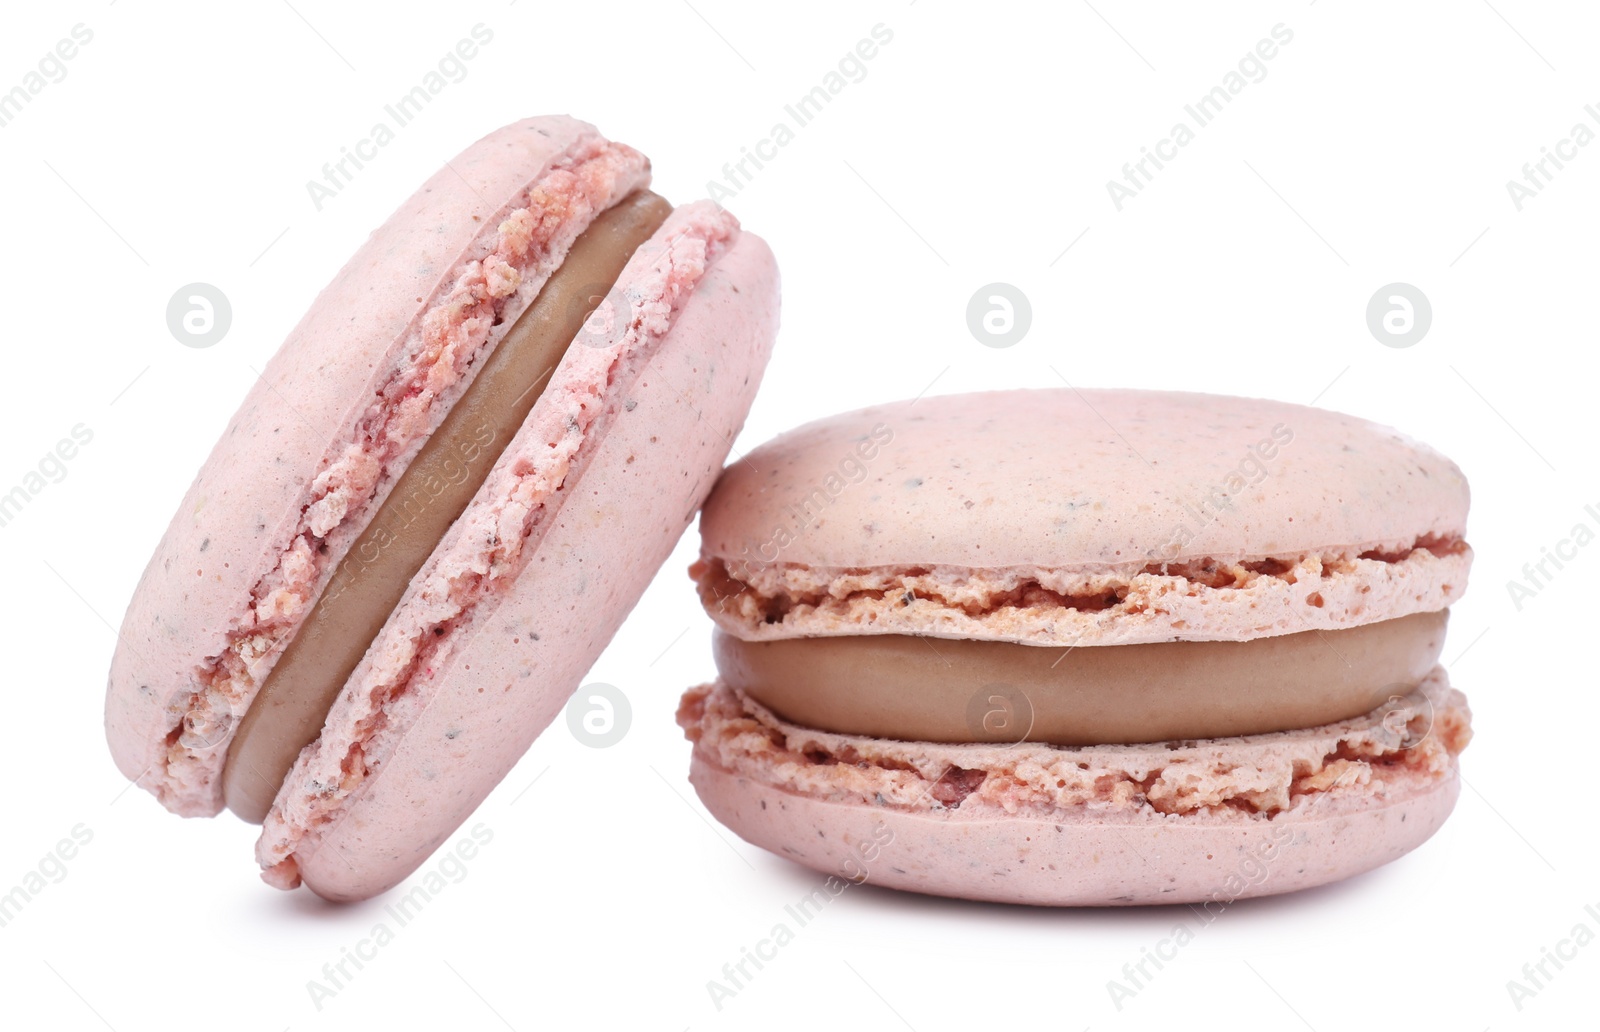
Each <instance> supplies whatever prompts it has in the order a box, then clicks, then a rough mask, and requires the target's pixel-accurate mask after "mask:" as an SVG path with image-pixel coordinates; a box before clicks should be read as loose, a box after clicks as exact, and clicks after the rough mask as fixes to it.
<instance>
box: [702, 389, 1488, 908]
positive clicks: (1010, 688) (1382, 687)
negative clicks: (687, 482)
mask: <svg viewBox="0 0 1600 1032" xmlns="http://www.w3.org/2000/svg"><path fill="white" fill-rule="evenodd" d="M748 458H749V462H748V463H743V462H741V463H737V464H735V465H733V466H730V467H729V468H728V469H727V470H725V471H724V472H723V475H722V478H721V480H720V481H719V482H718V484H717V487H716V489H715V490H714V491H713V493H712V495H711V497H710V498H709V499H708V500H707V503H706V508H705V511H704V514H703V516H702V519H701V530H702V551H701V558H700V560H699V561H698V562H697V563H696V564H695V566H694V567H693V569H692V570H691V573H692V575H693V576H694V577H695V579H696V581H697V583H698V585H699V588H700V593H701V598H702V601H703V602H704V604H705V606H706V610H707V612H708V613H709V614H710V615H711V617H712V619H713V620H714V621H715V622H716V624H717V627H718V631H717V649H716V658H717V663H718V669H719V673H720V676H719V678H718V679H717V680H716V681H715V682H714V683H712V684H709V685H703V686H700V687H698V688H694V689H691V690H690V691H689V692H688V694H687V695H685V697H684V699H683V703H682V705H681V706H680V708H679V713H678V719H679V723H680V724H681V725H682V726H683V727H684V729H685V731H686V733H687V734H688V737H689V738H690V740H691V741H692V742H693V743H694V749H693V757H692V763H691V768H690V778H691V781H692V782H693V783H694V785H695V787H696V789H697V790H698V792H699V793H700V796H701V798H702V800H703V801H704V802H705V804H706V806H707V807H708V808H709V809H710V810H711V811H712V813H713V814H714V815H715V816H717V818H718V819H719V820H721V821H723V822H724V823H725V824H727V825H728V826H729V827H730V828H732V829H733V830H734V831H736V832H738V833H739V834H740V835H741V836H742V837H744V838H745V839H747V840H748V841H750V842H752V843H755V844H757V845H760V846H763V847H765V848H767V849H769V850H772V851H773V852H775V853H778V854H779V855H782V856H787V857H789V858H791V859H793V860H796V861H797V862H799V863H803V864H806V865H807V866H810V867H813V868H815V869H817V870H820V871H824V872H827V873H829V874H836V875H839V876H841V877H849V878H853V879H855V880H866V881H870V882H873V883H875V884H880V885H886V886H891V887H895V888H904V889H911V890H915V891H920V892H928V893H936V894H940V895H948V896H959V897H965V898H970V899H982V900H996V901H1005V902H1016V903H1031V904H1041V905H1106V904H1136V903H1170V902H1184V903H1196V902H1206V901H1215V900H1219V899H1223V900H1227V901H1232V900H1233V899H1237V898H1242V897H1245V896H1254V895H1265V894H1270V893H1278V892H1286V891H1290V890H1293V889H1299V888H1305V887H1308V886H1312V885H1319V884H1324V883H1326V882H1329V881H1333V880H1337V879H1340V878H1344V877H1348V876H1350V875H1353V874H1356V873H1359V872H1361V871H1365V870H1369V869H1371V868H1373V867H1376V866H1378V865H1380V864H1383V863H1386V862H1388V861H1390V860H1392V859H1394V858H1396V857H1398V856H1400V855H1402V854H1404V853H1406V852H1408V851H1410V850H1411V849H1414V848H1416V847H1417V846H1418V845H1420V844H1421V843H1422V842H1424V841H1425V840H1426V839H1427V838H1428V837H1429V836H1430V835H1432V834H1433V832H1434V831H1435V830H1437V829H1438V827H1439V826H1440V824H1441V823H1442V822H1443V820H1444V819H1445V817H1446V816H1448V814H1449V813H1450V810H1451V808H1452V807H1453V805H1454V802H1455V799H1456V797H1457V794H1458V792H1459V777H1458V773H1457V771H1458V759H1457V758H1458V756H1459V754H1460V752H1461V751H1462V749H1463V748H1465V746H1466V744H1467V742H1468V740H1469V739H1470V737H1471V730H1470V721H1471V715H1470V712H1469V710H1468V708H1467V705H1466V700H1465V698H1464V697H1463V696H1462V694H1461V693H1460V692H1458V691H1456V690H1455V689H1453V688H1451V687H1450V684H1449V681H1448V678H1447V676H1446V673H1445V670H1444V668H1443V667H1442V666H1439V665H1438V656H1439V652H1440V649H1441V647H1442V644H1443V640H1444V630H1445V616H1446V613H1445V611H1446V609H1447V607H1448V606H1449V604H1450V603H1451V602H1453V601H1454V600H1455V599H1457V598H1458V597H1460V594H1461V592H1462V590H1463V589H1464V588H1465V586H1466V577H1467V571H1468V568H1469V566H1470V563H1471V558H1472V553H1471V550H1470V548H1469V547H1468V546H1467V544H1466V541H1465V526H1466V515H1467V504H1468V493H1467V485H1466V481H1465V479H1464V478H1463V477H1462V475H1461V472H1460V470H1459V469H1458V468H1457V467H1456V466H1455V465H1454V464H1453V463H1451V462H1450V461H1449V460H1448V459H1446V458H1444V457H1443V456H1442V455H1440V454H1438V453H1437V452H1435V451H1433V450H1432V449H1430V448H1428V447H1427V446H1426V445H1423V444H1421V443H1419V442H1417V441H1415V440H1412V439H1410V438H1407V437H1405V436H1404V435H1402V434H1399V433H1397V432H1396V431H1393V430H1390V429H1388V428H1386V427H1381V426H1377V425H1375V424H1372V423H1368V422H1365V421H1363V420H1359V419H1354V418H1352V417H1348V416H1343V415H1339V414H1337V413H1332V412H1326V411H1322V410H1318V409H1312V408H1306V407H1303V406H1296V405H1285V404H1281V403H1276V402H1268V401H1260V400H1252V399H1240V398H1227V397H1212V396H1206V395H1197V394H1175V393H1159V392H1144V391H1131V390H1121V391H1081V392H1080V391H1072V390H1035V391H1009V392H997V393H990V394H973V395H961V396H951V397H933V398H925V399H921V400H919V401H916V402H909V403H899V404H895V405H884V406H877V407H874V408H870V409H864V410H861V411H858V412H852V413H846V414H843V415H839V416H834V417H831V418H828V419H823V420H819V421H817V422H815V423H811V424H808V425H807V426H804V427H801V428H799V429H797V430H794V431H791V432H789V433H787V434H784V435H782V436H780V437H778V438H777V439H775V440H774V441H771V442H769V443H768V444H766V445H764V446H762V447H761V448H759V449H757V450H756V451H755V452H753V453H751V455H750V456H749V457H748ZM909 728H915V729H916V730H917V733H916V734H910V733H905V732H904V731H903V729H909ZM1157 729H1159V730H1157ZM1242 872H1243V873H1242Z"/></svg>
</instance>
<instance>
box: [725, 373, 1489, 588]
mask: <svg viewBox="0 0 1600 1032" xmlns="http://www.w3.org/2000/svg"><path fill="white" fill-rule="evenodd" d="M1467 503H1468V491H1467V483H1466V479H1465V478H1464V477H1463V476H1462V474H1461V470H1460V469H1459V468H1458V467H1457V466H1456V465H1455V463H1453V462H1451V461H1450V460H1449V459H1447V458H1445V457H1444V456H1443V455H1441V454H1439V453H1438V452H1436V451H1434V450H1433V449H1431V448H1429V447H1428V446H1427V445H1424V444H1422V443H1420V442H1418V441H1415V440H1413V439H1411V438H1409V437H1407V436H1405V435H1404V434H1401V433H1400V432H1398V431H1396V430H1393V429H1391V428H1389V427H1385V426H1380V425H1378V424H1375V423H1371V422H1368V421H1366V420H1363V419H1357V418H1354V417H1352V416H1346V415H1342V414H1340V413H1337V412H1329V411H1326V410H1323V409H1316V408H1309V407H1306V406H1303V405H1291V404H1285V403H1282V402H1276V401H1265V400H1259V399H1250V398H1234V397H1222V396H1216V395H1206V394H1192V393H1180V392H1160V391H1138V390H1073V389H1041V390H1014V391H995V392H988V393H981V394H962V395H948V396H940V397H928V398H922V399H919V400H916V401H913V402H896V403H892V404H887V405H878V406H874V407H871V408H866V409H861V410H859V411H855V412H848V413H844V414H842V415H837V416H831V417H829V418H826V419H821V420H818V421H816V422H813V423H808V424H806V425H805V426H802V427H799V428H797V429H795V430H791V431H789V432H788V433H786V434H783V435H782V436H780V437H777V438H775V439H774V440H772V441H770V442H768V443H766V444H764V445H762V446H761V447H760V448H758V449H756V450H755V451H754V452H752V453H751V454H749V455H748V456H747V457H746V459H745V460H742V461H739V462H735V463H734V464H733V465H732V466H730V467H729V468H728V469H727V470H726V471H725V472H724V473H723V475H722V479H721V481H720V482H719V484H718V486H717V489H716V491H715V492H714V493H713V495H712V497H711V499H710V501H708V502H707V504H706V507H705V510H704V512H703V514H702V517H701V533H702V537H703V546H702V550H703V552H704V554H706V555H708V556H716V557H722V558H727V559H744V560H746V561H750V562H782V563H785V564H802V565H817V566H829V567H868V566H894V565H908V564H926V565H945V564H948V565H961V566H983V567H1000V566H1015V565H1028V566H1041V567H1071V566H1080V565H1082V566H1102V565H1116V564H1125V563H1130V562H1148V561H1158V562H1165V561H1181V560H1185V559H1189V558H1198V557H1205V556H1269V555H1285V554H1291V553H1301V552H1319V551H1329V550H1340V551H1343V550H1353V551H1356V552H1362V551H1369V550H1370V551H1379V552H1386V551H1393V550H1404V549H1406V548H1409V547H1411V546H1412V545H1413V544H1415V543H1417V542H1418V541H1423V542H1431V541H1444V542H1449V541H1454V540H1456V539H1458V538H1460V537H1462V536H1463V535H1464V532H1465V525H1466V516H1467Z"/></svg>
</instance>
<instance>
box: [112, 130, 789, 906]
mask: <svg viewBox="0 0 1600 1032" xmlns="http://www.w3.org/2000/svg"><path fill="white" fill-rule="evenodd" d="M649 180H650V166H649V162H648V161H647V160H646V158H645V157H644V156H643V155H642V154H640V153H639V152H638V151H636V150H633V149H632V148H630V147H626V146H623V145H621V144H617V143H612V142H610V141H608V140H606V139H605V138H603V137H602V136H601V135H600V134H599V133H598V132H596V130H595V129H594V127H593V126H590V125H587V124H585V123H583V122H579V121H576V120H574V119H571V118H565V117H549V118H533V119H528V120H525V121H521V122H517V123H514V124H512V125H509V126H506V127H505V128H503V129H500V130H497V131H496V132H494V133H491V134H490V135H488V136H486V137H484V138H483V139H482V140H480V141H478V142H477V143H475V144H473V145H472V146H471V147H469V148H467V150H466V151H465V152H463V153H462V154H461V155H459V156H458V157H457V158H455V160H453V161H451V162H449V163H448V164H447V165H446V166H445V168H443V169H442V170H441V171H440V172H439V173H438V174H437V175H435V176H434V177H433V178H432V179H430V180H429V181H428V182H427V183H425V184H424V185H423V186H422V188H421V189H420V190H419V191H418V192H417V193H416V194H415V195H414V196H413V197H412V198H411V199H410V200H408V201H407V202H406V203H405V204H403V205H402V206H401V207H400V209H399V210H398V211H397V212H395V214H394V215H393V216H392V217H391V218H390V219H389V221H388V222H386V223H385V224H384V225H383V226H381V227H380V228H379V229H378V230H377V231H376V232H375V233H374V234H373V235H372V236H371V237H370V238H369V239H368V241H367V242H366V244H365V245H363V246H362V248H361V249H360V251H358V252H357V253H356V255H355V257H354V258H352V259H351V260H350V262H349V263H348V264H347V265H346V266H345V267H344V269H343V271H341V272H340V273H339V275H338V276H337V277H336V278H335V279H334V281H333V283H332V284H331V285H330V286H329V287H328V288H327V289H326V290H324V291H323V292H322V294H321V295H320V296H319V297H318V298H317V300H316V302H315V304H313V305H312V307H311V310H310V311H309V312H308V313H307V314H306V316H305V318H304V319H302V320H301V321H300V324H299V325H298V326H297V327H296V328H295V329H294V331H293V332H292V333H291V334H290V336H289V339H288V340H287V341H286V342H285V343H284V345H283V346H282V348H281V349H280V350H279V351H278V353H277V354H276V356H275V357H274V358H273V359H272V361H271V362H269V363H268V365H267V367H266V370H265V372H264V373H263V375H262V376H261V378H260V380H259V381H258V382H257V383H256V385H255V387H254V388H253V389H252V390H251V392H250V394H249V395H248V396H247V397H246V398H245V400H244V403H243V405H242V406H241V407H240V409H239V411H238V413H237V414H236V415H235V417H234V418H233V421H232V422H231V423H230V424H229V426H228V428H227V430H226V431H225V432H224V433H223V435H222V438H221V440H220V441H218V443H217V445H216V447H215V448H214V449H213V450H212V452H211V456H210V458H209V459H208V460H207V461H206V464H205V466H204V467H203V468H202V469H201V470H200V473H199V475H198V477H197V478H196V479H195V482H194V484H193V486H192V487H191V488H190V489H189V493H188V494H187V496H186V497H185V498H184V499H183V502H182V504H181V505H180V506H179V508H178V512H177V514H176V516H174V518H173V520H172V523H171V525H170V526H169V527H168V529H167V533H166V536H165V537H164V538H163V539H162V541H161V544H160V546H159V547H158V548H157V550H156V553H155V555H154V557H153V558H152V559H151V561H150V564H149V566H148V568H147V569H146V570H145V573H144V577H143V578H142V579H141V581H140V582H139V586H138V588H137V589H136V591H135V594H134V596H133V599H132V602H131V603H130V605H129V607H128V611H127V615H126V617H125V619H124V621H123V625H122V632H121V640H120V645H119V647H118V649H117V652H116V655H115V657H114V659H113V661H112V667H111V676H110V682H109V686H108V692H107V700H106V733H107V737H108V739H109V741H110V744H111V751H112V754H113V756H114V757H115V758H116V761H117V765H118V766H119V767H120V768H121V770H122V771H123V773H124V774H126V775H127V776H128V777H129V778H132V779H135V780H137V782H138V783H139V784H140V785H141V786H143V787H144V788H146V789H148V790H150V791H151V792H153V793H154V794H155V795H156V797H157V798H158V799H160V801H161V802H162V804H163V805H165V806H166V807H167V809H169V810H172V811H173V812H175V813H179V814H183V815H185V816H209V815H213V814H215V813H217V812H218V811H220V810H221V809H222V808H223V807H224V806H226V807H228V808H230V809H232V810H234V811H235V812H236V813H237V814H239V815H240V816H242V817H244V818H245V819H247V820H251V821H255V822H257V823H262V824H263V825H264V827H263V830H262V835H261V839H260V841H259V843H258V845H257V850H256V852H257V859H258V860H259V862H260V863H261V866H262V867H263V869H264V877H265V878H266V879H267V880H268V881H269V882H271V883H272V884H275V885H279V886H282V887H285V888H288V887H293V886H295V885H297V884H299V883H300V882H301V881H302V880H303V881H304V882H305V883H306V884H307V885H309V886H310V887H311V888H312V889H313V890H314V891H316V892H317V893H318V894H320V895H322V896H326V897H328V898H330V899H340V900H348V899H361V898H365V897H368V896H372V895H374V894H376V893H378V892H381V891H383V890H384V889H386V888H388V887H390V886H392V885H394V884H396V883H397V882H398V881H400V880H401V879H402V878H404V877H405V876H406V875H407V874H409V873H410V872H411V871H413V870H415V869H416V868H417V867H418V866H419V865H420V864H421V863H422V862H423V861H424V860H426V859H427V857H428V856H429V854H430V853H431V852H432V851H433V850H434V849H435V848H436V847H437V846H438V845H439V844H440V843H441V842H443V841H444V839H445V838H446V837H447V836H449V835H450V833H451V832H452V831H453V830H454V829H455V828H456V827H457V826H459V825H460V824H461V822H462V821H463V820H464V819H465V818H466V817H467V816H468V815H469V814H470V813H471V812H472V811H473V809H474V808H476V807H477V805H478V804H479V803H480V802H481V801H482V800H483V799H484V797H485V796H486V795H488V793H489V791H490V790H491V789H492V788H493V787H494V786H495V785H496V784H497V783H498V782H499V781H500V779H501V778H502V777H504V776H505V774H506V773H507V772H508V771H509V770H510V769H511V767H512V765H513V764H515V763H516V761H517V759H518V758H519V757H520V756H521V755H522V753H523V752H524V751H525V750H526V749H527V748H528V746H529V745H530V744H531V743H532V741H533V739H534V737H535V736H536V735H537V734H538V733H539V732H540V731H541V730H542V729H543V728H544V727H545V726H546V725H547V724H549V722H550V721H551V719H552V718H553V717H554V715H555V714H556V713H558V712H559V711H560V709H561V706H562V705H563V703H564V702H565V701H566V700H567V698H568V696H569V695H570V694H571V692H572V690H573V689H574V688H575V687H576V686H577V683H578V680H579V678H581V677H582V676H583V674H584V672H585V671H587V670H588V669H589V667H590V665H591V664H592V663H593V661H594V659H595V657H596V656H597V655H598V654H599V652H600V650H601V649H602V648H604V646H605V645H606V643H607V642H608V641H609V640H610V639H611V636H612V634H613V633H614V632H615V631H616V629H617V627H618V625H619V624H620V623H621V621H622V619H623V617H624V616H625V615H626V614H627V613H628V611H629V610H630V609H631V608H632V607H633V605H634V603H635V602H636V601H637V600H638V597H639V595H640V593H641V592H642V591H643V590H644V587H645V585H646V583H647V582H648V581H649V580H650V578H651V576H652V575H653V573H654V572H655V570H656V569H657V568H658V567H659V566H660V564H661V563H662V562H663V561H664V560H665V558H666V556H667V555H668V553H669V552H670V551H671V549H672V547H673V544H674V543H675V542H676V541H677V539H678V537H679V536H680V535H681V533H682V532H683V530H684V528H685V527H686V526H687V525H688V522H689V520H690V519H691V518H692V517H693V515H694V513H695V511H696V510H697V509H698V508H699V505H700V502H701V500H702V499H703V498H704V496H705V493H706V492H707V491H708V490H709V489H710V487H711V484H712V482H713V480H714V479H715V475H716V471H717V469H718V468H719V467H720V466H721V464H722V462H723V460H724V458H725V457H726V455H727V453H728V449H729V447H730V444H731V442H732V440H733V437H734V435H735V434H736V433H737V431H738V429H739V427H740V426H741V425H742V423H743V421H744V418H745V415H746V413H747V411H748V409H749V406H750V402H751V400H752V398H753V396H754V393H755V390H756V386H757V384H758V383H759V382H760V379H761V374H762V371H763V370H764V368H765V366H766V362H767V358H768V355H769V354H770V351H771V347H772V344H773V340H774V337H775V334H776V331H777V317H778V276H777V269H776V266H775V265H774V263H773V259H772V254H771V252H770V251H769V250H768V249H767V247H766V245H765V244H764V243H763V242H762V241H761V240H760V239H759V238H757V237H755V236H753V235H752V234H749V233H744V232H741V230H740V228H739V225H738V223H737V222H736V221H735V220H734V219H733V218H732V216H730V215H729V214H727V213H726V212H724V211H723V210H721V209H720V208H718V207H717V206H715V205H713V204H710V203H709V202H699V203H695V204H689V205H685V206H683V207H680V208H676V209H674V208H673V206H672V205H671V204H669V203H667V202H666V201H664V200H663V199H661V198H660V197H658V196H656V195H655V194H653V193H651V192H650V191H649V189H648V186H649Z"/></svg>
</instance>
